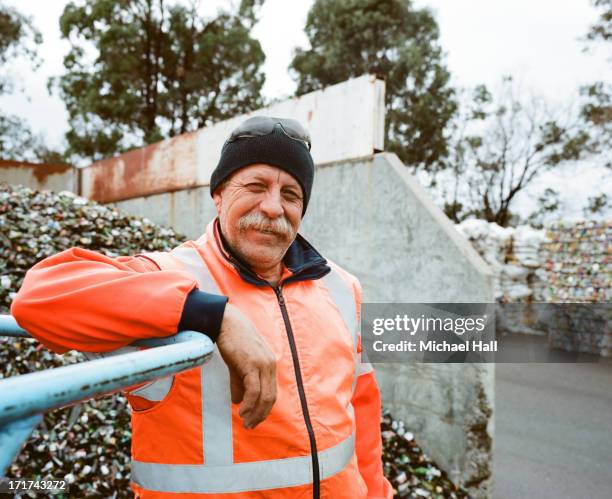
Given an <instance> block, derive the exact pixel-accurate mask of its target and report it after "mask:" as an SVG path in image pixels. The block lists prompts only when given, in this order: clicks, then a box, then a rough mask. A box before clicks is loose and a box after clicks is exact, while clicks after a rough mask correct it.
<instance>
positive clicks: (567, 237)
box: [542, 221, 612, 357]
mask: <svg viewBox="0 0 612 499" xmlns="http://www.w3.org/2000/svg"><path fill="white" fill-rule="evenodd" d="M542 256H543V257H544V262H545V263H544V268H543V272H542V274H543V276H544V278H545V279H546V281H547V286H546V288H545V289H544V299H545V300H546V301H549V302H555V303H581V304H584V305H583V306H577V305H574V306H571V307H567V308H565V310H566V314H556V316H555V317H558V319H557V320H555V323H554V324H553V325H552V326H553V331H552V334H551V343H552V344H553V346H555V347H557V348H562V349H564V350H568V351H579V352H587V353H593V354H600V355H602V356H605V357H612V330H611V327H612V326H611V325H612V317H610V310H609V309H610V307H604V306H602V305H601V304H602V303H604V302H610V301H611V300H612V221H602V222H596V221H581V222H577V223H563V222H558V223H555V224H553V225H551V226H550V227H549V228H548V230H547V241H546V242H545V243H544V244H543V245H542ZM589 304H591V305H590V306H589ZM593 304H600V305H597V306H595V305H593ZM595 312H597V313H595ZM602 313H603V314H604V316H603V317H602ZM598 317H599V318H600V319H602V320H599V321H598V320H594V319H596V318H598Z"/></svg>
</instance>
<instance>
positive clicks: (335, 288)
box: [323, 268, 358, 348]
mask: <svg viewBox="0 0 612 499" xmlns="http://www.w3.org/2000/svg"><path fill="white" fill-rule="evenodd" d="M323 282H324V283H325V285H326V286H327V289H328V290H329V294H330V295H331V297H332V300H334V303H335V304H336V306H337V307H338V309H339V310H340V314H342V318H343V319H344V323H345V324H346V327H347V328H348V330H349V332H350V333H351V337H352V338H353V345H354V346H355V348H357V327H358V324H357V304H356V303H355V297H354V296H353V293H352V292H351V290H350V289H349V287H348V285H347V284H346V283H345V282H344V280H343V279H342V277H341V276H340V274H339V273H338V272H337V271H336V270H335V269H333V268H332V271H331V272H330V273H329V274H327V275H326V276H325V277H323Z"/></svg>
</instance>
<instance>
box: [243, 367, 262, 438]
mask: <svg viewBox="0 0 612 499" xmlns="http://www.w3.org/2000/svg"><path fill="white" fill-rule="evenodd" d="M242 381H243V383H244V399H243V401H242V404H241V406H240V410H239V411H238V414H239V415H240V417H241V418H242V419H244V423H245V426H246V427H247V428H252V427H253V421H252V413H253V410H254V409H255V406H256V404H257V400H258V399H259V394H260V392H261V385H260V383H259V372H258V371H257V370H251V371H249V372H248V373H247V374H246V376H245V377H244V378H243V380H242Z"/></svg>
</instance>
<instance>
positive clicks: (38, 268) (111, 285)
mask: <svg viewBox="0 0 612 499" xmlns="http://www.w3.org/2000/svg"><path fill="white" fill-rule="evenodd" d="M284 263H285V265H286V269H285V272H284V274H283V277H282V279H281V281H280V282H279V285H278V286H277V287H276V288H273V287H272V286H270V285H269V284H268V283H266V282H264V281H262V280H260V279H259V278H258V277H257V276H256V275H255V274H253V273H252V272H250V271H249V269H248V268H246V267H244V266H243V265H241V264H240V262H239V261H238V260H237V259H236V258H235V257H234V256H233V255H232V254H231V253H230V252H228V250H227V249H226V247H225V243H224V241H223V238H222V236H221V234H220V233H219V231H218V223H216V221H215V222H211V223H210V224H209V226H208V227H207V230H206V233H205V234H204V235H203V236H202V237H201V238H200V239H198V240H197V241H190V242H187V243H184V244H183V245H181V246H179V247H178V248H175V249H174V250H172V251H171V252H168V253H149V254H145V255H139V256H135V257H119V258H115V259H112V258H108V257H106V256H103V255H101V254H99V253H96V252H93V251H88V250H84V249H79V248H73V249H70V250H67V251H64V252H62V253H59V254H57V255H54V256H52V257H49V258H47V259H45V260H43V261H41V262H39V263H38V264H36V265H35V266H34V267H32V268H31V269H30V270H29V271H28V273H27V275H26V278H25V280H24V283H23V286H22V288H21V290H20V291H19V293H18V294H17V297H16V298H15V300H14V302H13V305H12V307H11V312H12V314H13V316H14V317H15V319H16V320H17V322H18V323H19V324H20V326H22V327H23V328H25V329H26V330H28V332H30V333H31V334H32V336H34V337H36V338H37V339H38V340H40V341H41V342H43V343H44V344H45V345H47V346H48V347H49V348H51V349H53V350H55V351H57V352H59V353H63V352H65V351H67V350H69V349H76V350H81V351H84V352H109V351H112V350H116V349H118V348H122V347H125V346H126V345H128V344H130V343H131V342H133V341H135V340H136V339H139V338H147V337H154V336H168V335H171V334H174V333H176V332H177V330H180V329H196V330H201V331H202V332H207V333H209V331H208V330H209V329H210V330H211V331H212V330H213V329H216V331H212V333H211V334H210V335H211V337H213V339H214V338H216V335H217V334H218V329H219V327H220V320H221V318H222V312H223V309H224V306H225V301H226V298H223V299H222V301H221V302H220V301H219V298H220V296H222V297H228V299H229V301H230V302H231V303H232V304H234V305H235V306H237V307H238V308H240V310H241V311H242V312H243V313H244V314H245V315H246V316H247V317H248V318H249V319H250V320H251V321H252V322H253V324H254V325H255V327H256V328H257V330H258V331H259V332H260V333H261V335H262V336H263V337H264V339H265V340H266V342H267V344H268V346H269V347H270V349H271V350H272V352H273V354H274V355H275V357H276V359H277V369H276V372H277V381H278V385H277V400H276V403H275V404H274V406H273V408H272V411H271V412H270V414H269V416H268V418H267V419H266V420H265V421H264V422H262V423H261V424H259V425H258V426H257V427H256V428H255V429H252V430H247V429H245V428H244V427H243V426H242V424H241V419H240V417H239V416H238V405H237V404H232V403H231V399H230V390H229V373H228V369H227V366H226V365H225V364H224V363H223V361H222V359H221V357H220V355H219V353H218V351H217V349H215V353H214V354H213V356H212V359H211V360H210V361H209V362H208V363H207V364H206V365H205V366H202V367H199V368H195V369H191V370H189V371H187V372H184V373H181V374H178V375H176V376H174V377H170V378H164V379H161V380H158V381H155V382H152V383H149V384H145V385H141V386H139V387H136V388H135V389H134V390H133V391H131V392H130V393H128V400H129V401H130V403H131V406H132V409H133V410H132V488H133V489H134V491H135V493H136V496H137V497H142V498H167V497H175V496H176V497H178V496H177V494H181V496H180V497H205V498H225V499H229V498H233V499H252V498H271V499H276V498H283V499H285V498H287V499H288V498H291V499H296V498H311V497H313V498H325V499H343V498H346V499H360V498H386V499H388V498H391V497H392V494H393V491H392V488H391V486H390V484H389V482H388V481H387V480H386V479H385V478H384V476H383V472H382V460H381V452H382V446H381V437H380V394H379V390H378V386H377V384H376V379H375V377H374V373H373V370H372V366H371V365H370V364H369V363H367V361H362V360H363V359H362V358H361V352H360V350H361V347H360V337H359V310H360V304H361V290H360V286H359V283H358V281H357V279H356V278H354V277H353V276H351V275H350V274H348V273H347V272H346V271H344V270H342V269H341V268H340V267H339V266H337V265H335V264H333V263H331V262H328V261H326V260H325V259H323V258H322V257H321V255H320V254H319V253H318V252H317V251H316V250H315V249H314V248H313V247H312V246H310V244H308V243H307V242H306V241H305V240H304V239H303V238H302V237H301V236H298V238H297V239H296V240H295V241H294V243H293V244H292V245H291V247H290V248H289V250H288V252H287V255H286V256H285V259H284ZM206 293H208V294H206ZM194 296H195V298H194ZM211 297H212V298H211ZM211 303H212V304H211ZM220 303H221V305H220ZM198 304H200V306H201V308H200V312H202V311H204V312H206V311H207V310H208V311H210V314H208V316H209V317H204V318H202V315H204V316H206V315H207V314H206V313H204V314H198V313H197V311H198V309H197V307H198ZM219 310H220V311H221V313H220V314H219ZM194 311H195V313H194ZM187 315H190V316H191V318H187V319H186V316H187ZM214 315H217V316H218V317H217V318H213V319H211V317H210V316H214ZM198 320H199V321H200V323H198ZM198 325H201V327H200V328H199V329H197V326H198Z"/></svg>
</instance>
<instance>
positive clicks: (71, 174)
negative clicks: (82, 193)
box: [0, 160, 77, 192]
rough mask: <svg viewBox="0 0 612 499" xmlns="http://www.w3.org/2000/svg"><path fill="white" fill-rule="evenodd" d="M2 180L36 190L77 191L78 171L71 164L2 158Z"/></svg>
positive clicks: (0, 177)
mask: <svg viewBox="0 0 612 499" xmlns="http://www.w3.org/2000/svg"><path fill="white" fill-rule="evenodd" d="M0 181H1V182H6V183H7V184H12V185H15V184H19V185H25V186H26V187H29V188H30V189H36V190H43V189H47V190H51V191H72V192H76V188H77V171H76V169H75V168H73V167H72V166H70V165H51V164H44V163H28V162H23V161H12V160H0Z"/></svg>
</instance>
